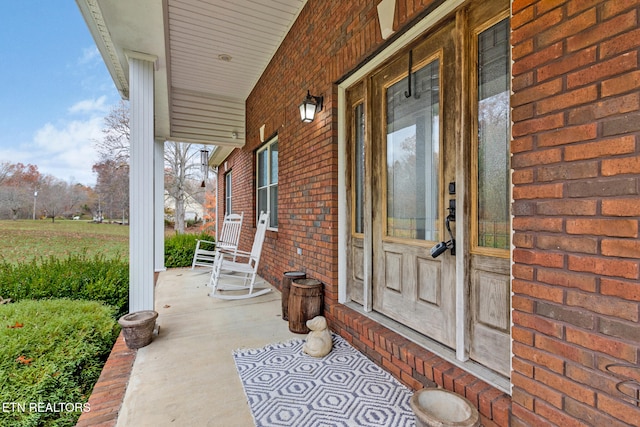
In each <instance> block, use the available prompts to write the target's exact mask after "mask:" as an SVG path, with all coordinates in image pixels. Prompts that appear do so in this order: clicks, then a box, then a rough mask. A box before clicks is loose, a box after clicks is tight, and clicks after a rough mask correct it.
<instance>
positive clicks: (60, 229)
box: [0, 219, 129, 263]
mask: <svg viewBox="0 0 640 427" xmlns="http://www.w3.org/2000/svg"><path fill="white" fill-rule="evenodd" d="M83 252H86V254H87V255H88V256H89V257H93V255H94V254H102V255H103V256H105V257H106V258H113V257H116V256H120V258H121V259H122V260H125V261H126V260H128V259H129V227H128V226H123V225H118V224H104V223H103V224H96V223H93V222H88V221H72V220H59V219H56V221H55V222H51V220H35V221H33V220H19V221H11V220H2V221H0V261H2V260H4V261H8V262H9V263H15V262H17V261H22V262H26V261H30V260H34V259H35V260H37V259H39V258H48V257H49V256H54V257H56V258H66V256H67V255H70V254H81V253H83Z"/></svg>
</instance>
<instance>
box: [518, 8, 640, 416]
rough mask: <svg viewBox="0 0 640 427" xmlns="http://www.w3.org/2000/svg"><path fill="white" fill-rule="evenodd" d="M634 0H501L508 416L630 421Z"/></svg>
mask: <svg viewBox="0 0 640 427" xmlns="http://www.w3.org/2000/svg"><path fill="white" fill-rule="evenodd" d="M639 5H640V2H638V1H595V0H591V1H584V0H583V1H578V0H575V1H573V0H566V1H556V2H547V1H535V0H515V1H514V2H513V6H512V12H513V19H512V29H513V33H512V44H513V60H514V64H513V70H512V71H513V91H514V93H513V97H512V107H513V120H514V124H513V142H512V153H513V157H512V166H513V169H514V173H513V184H514V191H513V195H514V205H513V213H514V220H513V229H514V235H513V243H514V246H515V250H514V252H513V260H514V263H515V265H514V267H513V275H514V280H513V283H512V289H513V292H514V296H513V299H512V307H513V323H514V326H513V329H512V337H513V354H514V358H513V373H512V383H513V396H512V404H513V407H512V425H513V426H532V425H535V426H547V425H549V426H552V425H572V426H587V425H588V426H600V425H608V426H623V425H640V408H639V407H638V405H637V404H636V402H635V401H634V400H633V399H629V398H625V396H623V395H622V394H621V393H620V392H618V390H616V384H617V383H618V382H619V381H620V379H619V378H617V377H616V376H615V375H612V374H611V373H610V372H608V371H607V369H606V366H607V365H609V364H612V363H622V364H631V365H637V364H638V362H640V360H639V355H640V346H639V343H640V333H639V332H638V331H640V325H639V324H638V322H639V317H640V315H639V313H640V311H639V308H640V306H639V303H640V291H639V289H640V285H639V284H638V279H640V244H639V243H638V236H639V234H638V233H639V226H640V208H639V207H638V206H640V199H639V198H638V192H639V188H640V181H639V178H638V173H639V172H640V140H639V135H640V77H639V75H640V71H639V66H638V65H639V63H638V52H639V48H640V36H639V35H640V22H639V19H640V18H639V14H640V7H639Z"/></svg>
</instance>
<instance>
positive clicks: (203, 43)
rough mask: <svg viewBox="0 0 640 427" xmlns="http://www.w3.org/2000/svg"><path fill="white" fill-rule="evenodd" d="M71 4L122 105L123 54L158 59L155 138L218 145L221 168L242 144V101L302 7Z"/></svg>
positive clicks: (199, 1)
mask: <svg viewBox="0 0 640 427" xmlns="http://www.w3.org/2000/svg"><path fill="white" fill-rule="evenodd" d="M76 2H77V4H78V6H79V8H80V11H81V13H82V15H83V16H84V18H85V21H86V22H87V26H88V27H89V30H90V31H91V34H92V36H93V38H94V39H95V41H96V45H97V46H98V49H99V50H100V53H101V54H102V57H103V59H104V61H105V63H106V65H107V68H108V69H109V72H110V73H111V76H112V78H113V81H114V83H115V85H116V87H117V88H118V90H119V91H120V94H121V96H122V97H123V98H124V99H128V97H129V66H128V62H127V52H129V51H133V52H139V53H144V54H147V55H153V56H155V57H157V58H158V60H157V62H156V73H155V134H156V137H158V138H164V139H167V140H171V141H183V142H193V143H198V144H208V145H215V146H217V149H215V150H214V152H213V159H212V160H213V162H214V163H216V162H217V163H219V162H221V161H222V160H223V159H224V157H226V155H227V154H228V153H229V152H230V151H231V150H232V149H233V148H235V147H242V146H243V145H244V143H245V134H246V133H245V101H246V99H247V97H248V96H249V94H250V92H251V90H252V89H253V87H254V86H255V84H256V83H257V81H258V79H259V78H260V76H261V75H262V73H263V71H264V69H265V68H266V66H267V64H268V63H269V61H270V60H271V58H272V57H273V55H274V54H275V52H276V50H277V49H278V47H279V46H280V43H281V42H282V40H283V39H284V37H285V36H286V34H287V32H288V31H289V28H290V27H291V25H292V24H293V22H294V21H295V20H296V18H297V16H298V14H299V13H300V10H301V9H302V8H303V7H304V5H305V3H306V0H234V1H228V0H164V1H162V2H160V1H158V0H136V1H126V0H76ZM228 58H230V60H226V59H228Z"/></svg>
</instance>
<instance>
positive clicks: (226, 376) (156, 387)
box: [78, 269, 304, 427]
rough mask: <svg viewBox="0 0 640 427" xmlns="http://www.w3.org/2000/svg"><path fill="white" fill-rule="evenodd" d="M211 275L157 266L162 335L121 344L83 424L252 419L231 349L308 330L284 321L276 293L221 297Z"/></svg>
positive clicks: (231, 422)
mask: <svg viewBox="0 0 640 427" xmlns="http://www.w3.org/2000/svg"><path fill="white" fill-rule="evenodd" d="M208 279H209V275H208V274H206V273H205V274H203V269H196V270H191V269H171V270H167V271H164V272H162V273H160V275H159V277H158V281H157V283H156V302H155V304H156V311H158V313H159V317H158V325H159V326H160V334H159V335H158V336H157V337H155V338H154V340H153V342H152V343H151V344H150V345H148V346H146V347H143V348H141V349H139V350H137V351H135V350H134V351H131V350H128V349H127V348H126V347H125V346H124V343H122V342H119V343H117V344H116V346H115V347H114V350H113V352H112V356H111V358H113V359H110V361H109V362H108V363H107V365H106V367H105V370H104V371H103V374H102V377H101V379H100V381H98V383H97V385H96V388H95V389H94V391H93V394H92V396H91V399H90V400H89V403H90V404H91V408H92V410H91V411H90V412H87V413H85V414H83V416H82V418H81V419H80V421H79V423H78V426H79V427H82V426H96V425H100V426H102V425H110V426H116V425H117V426H142V425H154V426H164V425H181V426H213V425H215V426H221V425H225V426H248V425H252V424H253V419H252V416H251V412H250V410H249V406H248V404H247V398H246V396H245V394H244V390H243V388H242V384H241V382H240V378H239V376H238V372H237V371H236V367H235V363H234V360H233V357H232V351H233V350H236V349H239V348H260V347H263V346H265V345H267V344H270V343H275V342H284V341H288V340H291V339H294V338H301V337H304V336H303V335H299V334H294V333H292V332H290V331H289V328H288V322H286V321H284V320H282V317H281V302H280V301H281V300H280V293H279V292H277V291H275V292H270V293H268V294H266V295H262V296H260V297H257V298H251V299H245V300H236V301H223V300H219V299H215V298H209V297H208V296H207V293H208V292H209V290H210V288H208V287H207V282H208ZM121 339H122V337H121V338H120V340H121ZM132 353H133V354H132ZM118 382H120V383H121V384H120V385H119V384H117V383H118Z"/></svg>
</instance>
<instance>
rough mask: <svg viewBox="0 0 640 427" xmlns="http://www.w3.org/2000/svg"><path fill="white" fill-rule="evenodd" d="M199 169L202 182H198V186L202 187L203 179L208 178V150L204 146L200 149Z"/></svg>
mask: <svg viewBox="0 0 640 427" xmlns="http://www.w3.org/2000/svg"><path fill="white" fill-rule="evenodd" d="M200 171H201V172H202V184H200V187H204V186H205V181H206V180H207V178H209V150H207V149H206V148H203V149H202V150H200Z"/></svg>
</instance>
